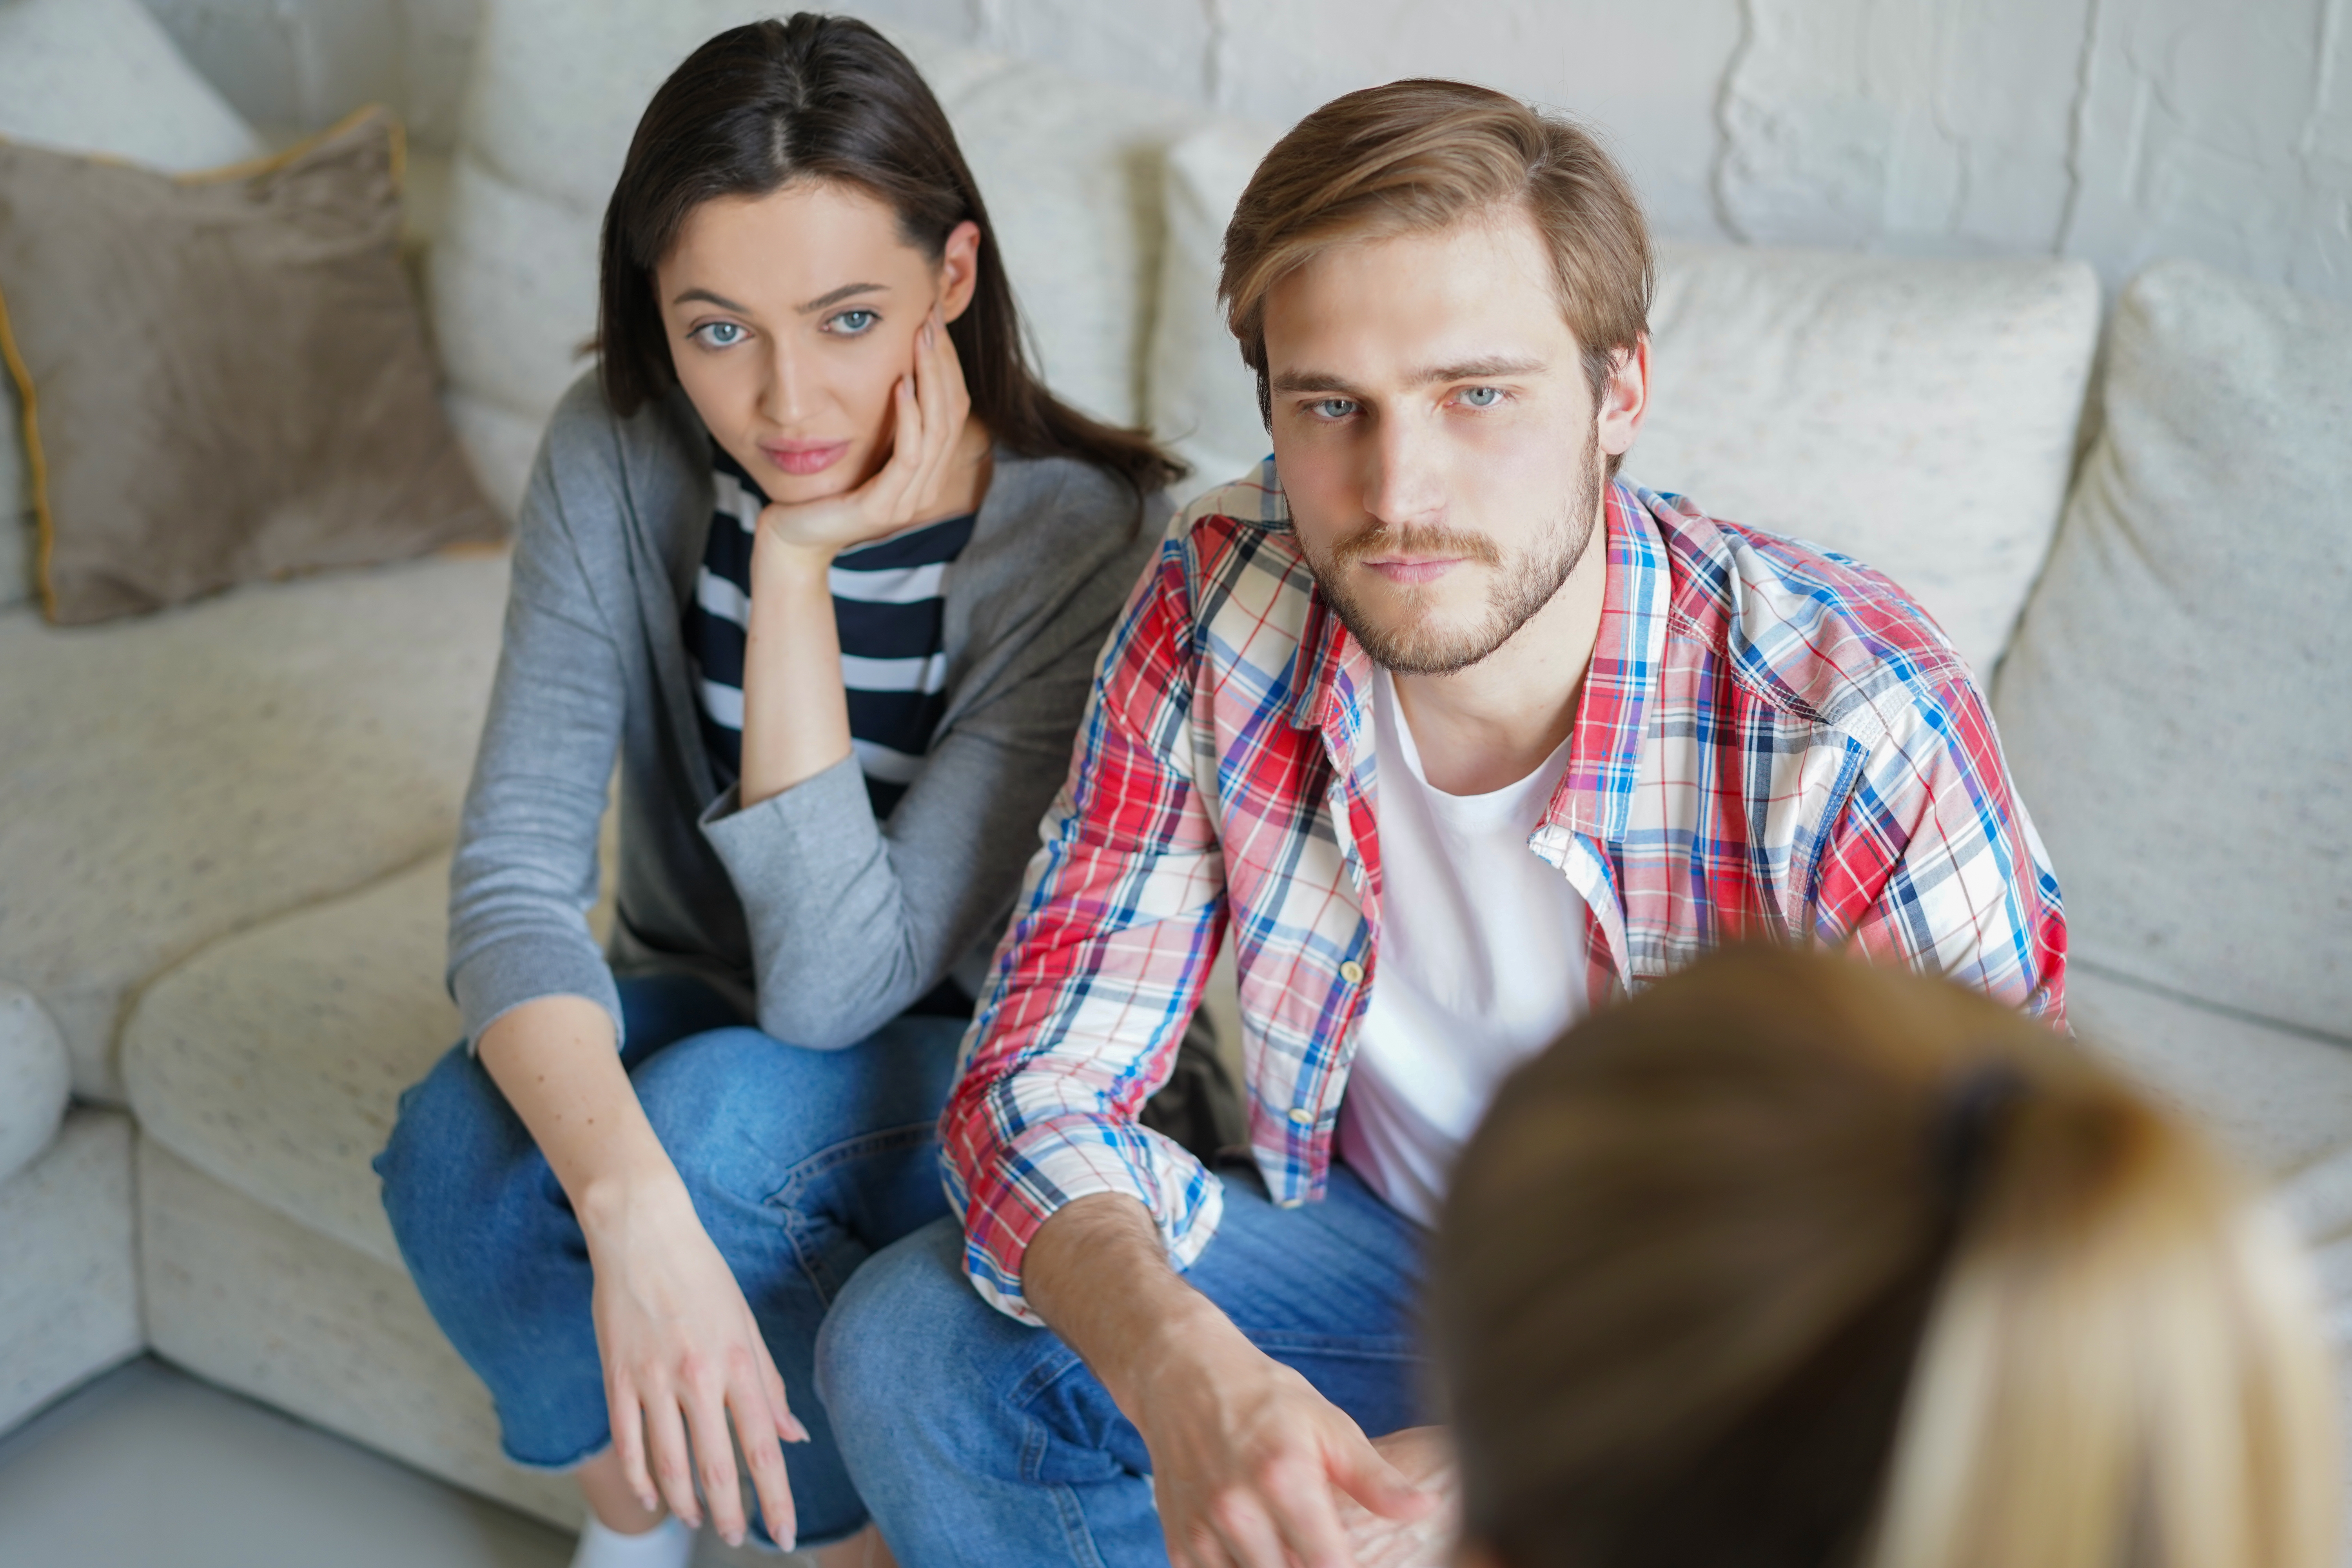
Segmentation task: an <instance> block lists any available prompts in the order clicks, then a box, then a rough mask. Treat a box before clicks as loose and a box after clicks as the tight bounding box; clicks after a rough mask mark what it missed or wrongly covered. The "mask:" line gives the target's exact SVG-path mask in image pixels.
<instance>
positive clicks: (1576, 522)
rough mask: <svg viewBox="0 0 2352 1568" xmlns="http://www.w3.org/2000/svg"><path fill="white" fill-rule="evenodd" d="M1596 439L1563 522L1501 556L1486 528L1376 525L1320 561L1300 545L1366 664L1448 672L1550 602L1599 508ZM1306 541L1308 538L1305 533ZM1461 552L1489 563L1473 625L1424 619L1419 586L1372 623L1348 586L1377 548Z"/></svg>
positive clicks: (1407, 671)
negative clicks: (1389, 615)
mask: <svg viewBox="0 0 2352 1568" xmlns="http://www.w3.org/2000/svg"><path fill="white" fill-rule="evenodd" d="M1600 448H1601V443H1600V439H1599V437H1598V434H1597V433H1590V432H1589V433H1588V434H1587V435H1586V437H1585V443H1584V455H1583V458H1582V459H1581V460H1580V462H1579V463H1578V465H1577V481H1576V489H1575V493H1574V494H1573V495H1571V496H1570V500H1569V505H1568V509H1567V510H1566V511H1564V512H1563V513H1562V514H1561V515H1560V517H1559V520H1558V521H1555V522H1554V523H1553V524H1552V525H1551V526H1550V527H1549V528H1548V529H1546V530H1545V531H1544V532H1543V533H1542V535H1541V536H1539V537H1538V539H1537V540H1536V541H1535V542H1534V543H1533V544H1531V545H1530V546H1529V547H1528V549H1527V550H1525V551H1523V552H1519V553H1517V554H1516V555H1512V556H1508V557H1507V556H1505V554H1504V553H1503V551H1502V549H1501V547H1500V546H1498V545H1496V542H1494V541H1493V540H1491V539H1489V538H1487V537H1486V535H1485V534H1483V533H1472V532H1468V531H1463V530H1458V529H1452V528H1446V527H1444V526H1442V525H1441V526H1438V527H1433V528H1401V529H1400V528H1391V527H1390V526H1389V525H1388V524H1386V523H1382V522H1375V523H1373V524H1372V525H1371V526H1370V527H1369V528H1365V529H1361V530H1359V531H1357V532H1355V533H1351V534H1349V536H1348V537H1347V538H1345V539H1342V540H1340V541H1339V543H1337V544H1335V545H1334V546H1332V548H1331V553H1330V555H1329V556H1328V558H1326V559H1323V560H1318V559H1316V556H1315V553H1314V552H1312V551H1307V552H1306V554H1307V570H1308V571H1309V572H1312V573H1313V574H1315V583H1316V586H1318V587H1319V588H1321V589H1322V590H1323V596H1324V597H1325V598H1327V599H1328V600H1329V601H1330V602H1331V608H1332V610H1333V611H1334V612H1336V613H1337V614H1338V616H1339V624H1340V625H1342V626H1346V627H1347V628H1348V630H1349V631H1350V632H1352V633H1354V634H1355V638H1356V641H1357V642H1359V643H1360V644H1361V645H1362V646H1363V649H1364V651H1365V652H1366V653H1367V654H1369V655H1370V656H1371V658H1372V662H1373V663H1375V664H1379V665H1381V666H1383V667H1385V668H1389V669H1391V670H1393V671H1395V672H1396V673H1397V674H1399V675H1451V674H1453V673H1454V671H1455V670H1457V669H1467V668H1470V667H1471V666H1472V665H1474V664H1476V663H1477V662H1478V661H1479V660H1480V659H1482V658H1486V656H1487V655H1488V654H1491V653H1493V652H1494V651H1495V650H1496V648H1498V647H1502V646H1503V645H1504V644H1505V643H1507V642H1508V641H1510V640H1511V638H1512V637H1515V636H1517V633H1518V630H1519V628H1520V627H1521V626H1526V625H1527V624H1528V622H1529V621H1530V620H1533V619H1534V618H1535V615H1536V612H1537V611H1538V610H1540V609H1542V608H1543V607H1544V606H1545V605H1549V604H1550V603H1551V600H1552V595H1555V594H1557V593H1559V590H1560V586H1561V584H1565V583H1566V582H1567V581H1568V577H1569V574H1570V573H1571V572H1573V571H1575V570H1576V563H1578V562H1579V561H1580V560H1582V559H1583V558H1584V549H1585V546H1586V545H1587V544H1589V543H1591V541H1592V530H1593V525H1594V521H1595V520H1596V519H1597V517H1598V515H1599V512H1600V508H1601V450H1600ZM1304 543H1305V541H1304V540H1303V539H1302V540H1301V545H1302V547H1303V546H1304ZM1397 552H1404V553H1410V554H1415V555H1437V556H1447V555H1458V556H1461V557H1463V558H1464V559H1465V560H1468V561H1474V562H1476V563H1479V564H1481V565H1483V566H1486V567H1488V568H1491V569H1493V571H1494V573H1495V580H1494V585H1493V587H1492V589H1491V590H1490V591H1489V592H1488V594H1487V597H1486V615H1485V616H1482V617H1480V618H1479V619H1478V620H1477V621H1476V622H1475V623H1474V624H1473V625H1471V626H1465V627H1463V628H1461V629H1460V630H1457V631H1452V632H1447V631H1444V630H1441V629H1438V628H1435V627H1432V626H1427V625H1425V624H1423V623H1424V620H1425V618H1426V617H1425V614H1424V613H1423V612H1425V611H1426V608H1427V605H1428V601H1429V598H1430V597H1431V595H1428V594H1427V593H1426V592H1425V591H1424V590H1423V588H1422V587H1421V586H1420V585H1418V584H1415V585H1412V586H1410V587H1406V588H1403V589H1401V590H1400V591H1399V596H1400V597H1401V598H1402V601H1403V603H1402V608H1401V610H1400V612H1399V614H1398V615H1397V617H1396V619H1395V622H1394V623H1393V624H1392V625H1388V626H1382V625H1380V624H1377V623H1376V622H1375V621H1374V620H1373V619H1372V616H1371V615H1370V612H1369V611H1368V610H1367V609H1366V608H1365V606H1364V605H1363V603H1362V601H1361V600H1360V599H1358V598H1357V597H1356V596H1355V595H1353V594H1351V593H1350V592H1349V588H1348V585H1347V571H1348V568H1349V567H1350V566H1353V565H1355V564H1357V563H1360V562H1362V561H1366V560H1370V559H1373V558H1376V557H1379V556H1381V555H1387V554H1391V553H1397Z"/></svg>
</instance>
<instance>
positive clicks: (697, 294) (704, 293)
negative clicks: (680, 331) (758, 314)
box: [670, 289, 751, 316]
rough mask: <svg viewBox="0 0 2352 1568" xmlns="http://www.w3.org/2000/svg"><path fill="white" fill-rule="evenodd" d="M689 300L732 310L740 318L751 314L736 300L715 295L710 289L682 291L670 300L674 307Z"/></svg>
mask: <svg viewBox="0 0 2352 1568" xmlns="http://www.w3.org/2000/svg"><path fill="white" fill-rule="evenodd" d="M688 300H706V301H708V302H709V303H710V304H713V305H716V306H718V307H719V309H720V310H732V311H734V312H735V313H736V314H737V315H739V316H748V315H750V314H751V311H749V310H745V309H744V308H743V307H742V306H740V305H739V304H737V303H736V302H735V301H734V300H730V299H727V298H726V297H725V296H723V295H719V294H713V293H712V292H711V291H710V290H709V289H681V290H679V291H678V293H677V296H676V297H675V298H673V299H672V300H670V303H671V304H673V305H683V304H685V303H686V302H687V301H688Z"/></svg>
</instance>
